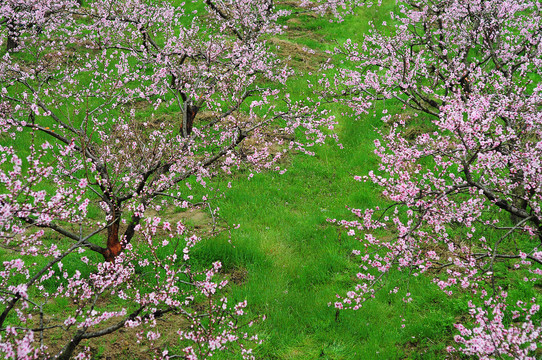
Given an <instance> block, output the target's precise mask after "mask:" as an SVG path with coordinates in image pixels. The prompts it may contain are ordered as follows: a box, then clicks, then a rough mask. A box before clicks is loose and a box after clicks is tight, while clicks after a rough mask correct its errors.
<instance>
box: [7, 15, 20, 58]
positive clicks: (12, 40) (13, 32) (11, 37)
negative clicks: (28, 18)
mask: <svg viewBox="0 0 542 360" xmlns="http://www.w3.org/2000/svg"><path fill="white" fill-rule="evenodd" d="M7 28H8V42H7V44H6V50H7V51H8V52H11V51H12V50H13V49H15V48H16V47H17V46H19V37H18V31H17V27H16V26H15V24H14V23H13V22H12V21H8V23H7Z"/></svg>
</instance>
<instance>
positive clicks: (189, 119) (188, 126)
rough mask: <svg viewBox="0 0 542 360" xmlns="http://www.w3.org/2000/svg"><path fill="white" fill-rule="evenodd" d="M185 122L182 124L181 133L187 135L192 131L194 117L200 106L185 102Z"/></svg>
mask: <svg viewBox="0 0 542 360" xmlns="http://www.w3.org/2000/svg"><path fill="white" fill-rule="evenodd" d="M183 110H184V111H183V122H182V124H181V131H180V132H181V135H182V136H183V137H187V136H188V135H190V134H191V133H192V126H193V124H194V119H195V118H196V115H197V114H198V111H199V107H198V106H195V105H188V104H186V103H185V106H184V109H183Z"/></svg>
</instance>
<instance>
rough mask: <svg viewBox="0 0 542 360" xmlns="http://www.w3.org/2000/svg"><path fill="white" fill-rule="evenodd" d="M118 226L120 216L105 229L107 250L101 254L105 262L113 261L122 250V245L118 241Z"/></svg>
mask: <svg viewBox="0 0 542 360" xmlns="http://www.w3.org/2000/svg"><path fill="white" fill-rule="evenodd" d="M119 226H120V216H119V217H117V219H116V220H115V222H114V223H113V224H111V226H110V227H109V228H107V248H106V249H105V251H104V254H103V256H104V258H105V261H113V259H114V258H115V257H116V256H117V255H118V254H120V252H121V250H122V244H121V243H120V241H119Z"/></svg>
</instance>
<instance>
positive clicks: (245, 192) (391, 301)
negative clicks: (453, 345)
mask: <svg viewBox="0 0 542 360" xmlns="http://www.w3.org/2000/svg"><path fill="white" fill-rule="evenodd" d="M390 6H391V7H393V5H390ZM388 7H389V6H388ZM388 10H389V9H387V8H386V7H384V8H380V10H379V9H376V8H375V9H373V10H370V11H368V12H367V13H365V14H361V15H360V16H358V17H356V18H351V19H350V20H347V21H346V22H345V23H342V24H335V25H329V23H328V22H327V20H325V19H318V18H312V19H308V18H305V19H301V21H296V22H295V28H293V29H292V30H293V34H295V37H294V38H292V37H291V38H288V37H287V36H286V37H285V38H286V40H287V41H292V42H295V43H297V44H301V45H306V46H310V47H312V48H316V49H318V50H320V51H324V50H328V49H331V48H333V46H335V41H337V42H339V43H340V42H341V41H342V40H344V39H345V38H347V37H351V36H352V35H355V34H357V33H361V32H363V31H365V28H366V24H367V21H368V20H369V19H376V18H378V17H380V16H381V15H382V13H384V12H386V11H388ZM378 11H380V12H381V13H378ZM299 34H304V35H303V36H299ZM319 40H320V41H319ZM321 40H325V41H324V42H322V41H321ZM292 48H293V49H295V48H296V47H295V46H292ZM305 64H306V62H305ZM294 65H295V63H294ZM304 84H306V80H305V78H298V79H297V80H296V81H294V82H293V83H292V84H290V91H292V92H293V93H296V92H298V93H301V94H302V93H303V92H304V88H305V85H304ZM388 105H389V104H388ZM335 113H337V115H338V114H339V113H340V111H339V110H338V109H335ZM339 123H340V125H339V129H338V132H339V136H340V141H341V143H342V144H343V145H344V149H342V150H341V149H339V147H338V146H336V145H334V144H326V145H325V146H323V147H321V148H318V149H316V156H314V157H309V156H305V155H294V156H293V157H292V163H291V164H290V166H289V167H288V169H289V170H288V172H286V173H285V174H283V175H279V174H277V173H264V174H256V175H255V176H254V177H253V178H252V179H250V180H249V179H248V178H247V177H248V174H245V175H244V176H240V177H238V178H237V179H235V180H234V181H232V183H233V187H232V189H228V190H227V191H226V197H225V198H224V199H222V200H220V201H219V203H218V204H216V205H218V206H219V207H220V212H221V216H222V217H224V218H225V220H227V221H228V222H229V223H230V224H232V223H239V224H241V227H240V229H238V230H236V231H234V232H233V234H232V235H233V236H232V243H233V246H232V245H231V244H229V243H228V241H227V239H226V238H225V237H219V238H216V239H212V240H210V241H208V242H206V243H205V244H203V245H202V246H201V248H200V249H199V250H200V251H199V252H198V256H199V257H200V258H201V259H203V260H205V261H209V262H210V261H215V260H221V261H222V262H223V263H224V265H225V266H226V268H227V269H229V271H237V272H239V271H241V272H242V273H246V279H245V281H244V282H243V283H242V284H241V285H238V286H234V287H233V288H232V294H231V296H232V297H233V298H234V299H235V300H242V299H245V298H246V299H247V300H248V302H249V304H250V309H251V311H252V312H253V313H254V314H265V315H266V316H267V320H266V321H265V322H263V323H261V324H259V325H258V326H256V329H255V331H256V332H257V333H259V334H261V335H262V336H263V338H264V339H265V342H264V344H263V345H262V346H260V347H259V348H258V349H257V355H258V358H262V359H285V360H286V359H406V358H408V359H441V358H443V356H445V355H444V348H445V345H444V344H445V343H446V342H448V343H449V341H450V337H451V333H452V329H451V326H450V324H452V323H453V322H454V321H453V320H454V318H455V317H456V316H458V314H459V312H460V311H461V309H457V308H455V307H454V305H453V302H452V301H450V300H449V299H446V298H444V296H443V295H442V293H441V292H438V291H437V290H436V289H434V287H433V286H431V285H430V284H428V281H427V280H425V279H418V280H412V281H411V284H410V286H411V288H412V290H413V291H412V292H413V293H415V294H416V293H418V294H423V297H420V298H418V299H416V300H417V301H416V302H415V303H413V304H409V305H408V306H406V305H405V304H404V303H403V302H402V300H401V299H400V298H398V297H397V296H395V297H394V296H392V295H386V292H385V290H386V289H384V291H383V292H382V293H381V295H382V296H381V297H379V298H377V299H375V300H374V301H370V302H368V303H366V305H364V307H363V308H362V309H361V310H359V311H357V312H353V311H345V312H341V313H340V314H339V317H338V318H337V314H336V310H335V309H334V308H333V307H329V306H328V303H329V302H333V301H334V300H335V294H337V293H341V294H345V293H346V291H348V290H349V289H350V288H351V287H352V285H353V284H354V274H355V269H356V266H357V265H356V264H355V262H354V261H352V258H351V257H350V254H351V252H352V249H354V248H360V245H359V243H356V242H355V241H353V240H352V239H351V238H349V237H348V236H346V235H345V234H342V235H339V234H340V232H339V231H338V229H337V228H336V227H334V226H330V224H329V223H328V222H327V221H326V219H328V218H338V219H344V218H349V212H348V210H347V209H346V206H347V205H348V206H352V207H357V208H362V209H364V208H368V207H374V206H377V205H382V202H383V199H381V198H380V196H379V193H378V192H377V189H374V188H373V187H372V186H371V185H370V184H364V183H360V182H356V181H355V180H354V179H353V176H354V175H365V174H367V172H368V171H369V170H371V169H375V168H376V159H375V157H374V155H373V140H374V139H375V138H376V137H377V134H376V132H375V128H377V127H378V126H380V122H379V120H378V117H373V116H372V114H371V115H369V116H367V118H366V119H364V120H362V121H355V120H353V119H351V118H348V117H344V118H340V120H339ZM215 186H219V187H221V188H226V182H225V181H223V182H222V183H221V182H220V180H217V181H215ZM392 276H397V277H398V279H396V280H399V281H402V278H401V276H402V274H395V275H392ZM401 316H404V319H405V323H406V324H407V326H406V327H405V328H404V329H403V328H401V324H402V322H401ZM230 356H231V355H230ZM225 358H229V357H228V355H226V356H225Z"/></svg>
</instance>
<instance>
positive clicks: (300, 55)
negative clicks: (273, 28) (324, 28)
mask: <svg viewBox="0 0 542 360" xmlns="http://www.w3.org/2000/svg"><path fill="white" fill-rule="evenodd" d="M269 43H270V44H271V47H272V49H273V50H274V51H275V52H276V53H277V55H278V56H279V57H280V58H283V59H285V61H286V63H287V64H288V65H290V66H291V67H293V68H295V69H296V70H298V71H302V72H312V71H316V70H318V69H319V68H320V67H321V66H322V65H323V64H324V63H325V62H326V61H327V59H328V57H327V56H326V55H325V54H324V53H322V52H321V51H316V50H313V49H309V48H308V47H306V46H304V45H301V44H298V43H295V42H292V41H289V40H285V39H279V38H276V37H274V38H271V39H269Z"/></svg>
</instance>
